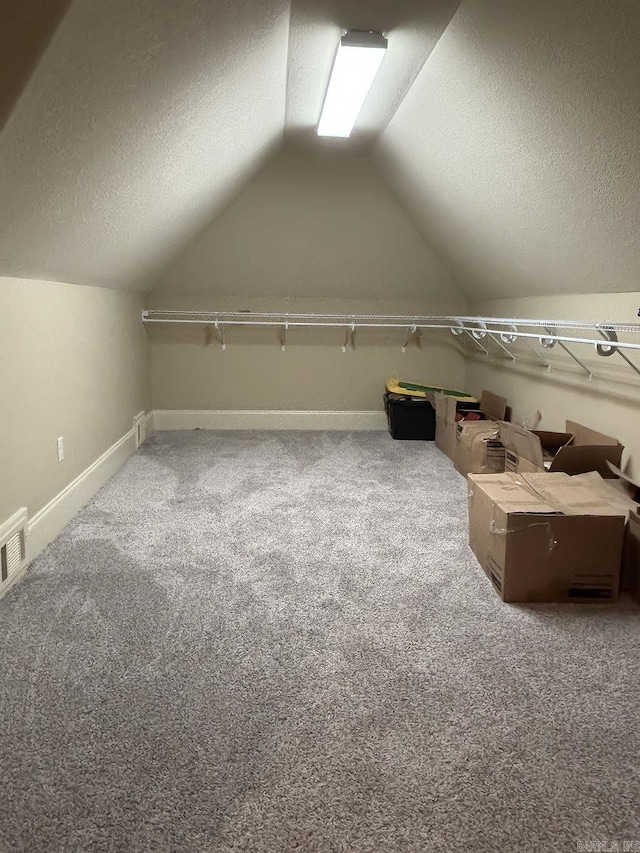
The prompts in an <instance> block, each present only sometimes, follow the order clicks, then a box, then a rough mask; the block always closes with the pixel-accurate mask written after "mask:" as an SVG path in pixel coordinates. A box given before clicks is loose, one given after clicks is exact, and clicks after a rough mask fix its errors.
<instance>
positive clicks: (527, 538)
mask: <svg viewBox="0 0 640 853" xmlns="http://www.w3.org/2000/svg"><path fill="white" fill-rule="evenodd" d="M624 530H625V517H624V515H623V514H621V511H620V509H619V508H618V507H611V505H610V504H609V503H607V501H606V500H604V499H603V498H602V497H601V496H599V495H598V494H597V493H596V492H594V491H593V490H592V489H590V488H589V487H588V485H586V484H583V483H580V482H578V481H576V480H574V479H573V478H571V477H570V476H568V475H567V474H524V473H522V474H513V473H503V474H488V475H487V474H485V475H482V474H480V475H476V474H471V475H469V544H470V545H471V548H472V550H473V552H474V554H475V555H476V557H477V558H478V561H479V562H480V565H481V566H482V568H483V569H484V571H485V572H486V574H487V576H488V577H489V578H490V580H491V582H492V583H493V586H494V588H495V589H496V592H497V593H498V595H499V596H500V598H501V599H502V600H503V601H507V602H534V601H537V602H561V601H608V602H610V601H615V600H616V598H617V597H618V589H619V582H620V561H621V555H622V544H623V537H624Z"/></svg>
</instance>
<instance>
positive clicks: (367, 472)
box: [0, 431, 640, 853]
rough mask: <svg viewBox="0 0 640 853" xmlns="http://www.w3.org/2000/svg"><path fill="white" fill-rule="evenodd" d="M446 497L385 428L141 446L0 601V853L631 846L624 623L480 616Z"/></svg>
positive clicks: (459, 507) (615, 614)
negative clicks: (597, 844) (371, 430)
mask: <svg viewBox="0 0 640 853" xmlns="http://www.w3.org/2000/svg"><path fill="white" fill-rule="evenodd" d="M466 497H467V495H466V484H465V481H464V480H463V479H462V478H461V477H460V476H459V475H458V474H457V473H456V472H455V471H454V470H453V468H452V466H451V463H450V462H449V460H448V459H446V458H445V457H444V456H443V455H442V454H441V453H440V452H439V451H438V450H437V449H436V448H435V447H434V446H433V445H432V444H429V443H421V442H418V443H414V442H394V441H392V440H391V438H390V437H389V436H388V435H387V434H385V433H355V432H319V433H303V432H279V433H276V432H236V433H230V432H224V433H223V432H201V431H194V432H188V433H177V432H175V433H162V434H160V435H159V436H156V437H155V438H153V439H151V440H150V441H149V442H148V443H147V444H146V445H144V446H143V447H142V448H141V449H140V451H139V452H138V453H137V454H136V455H135V456H134V457H132V458H131V459H130V460H129V462H128V463H127V465H126V466H125V467H124V468H123V469H122V470H121V471H120V472H119V473H118V474H117V475H116V476H115V477H114V478H113V479H112V480H111V481H110V482H109V483H108V484H107V485H106V486H105V487H104V488H103V489H102V490H101V491H100V492H99V493H98V495H97V496H96V497H95V499H94V500H93V501H92V502H91V503H90V505H89V506H87V507H86V508H85V509H84V510H83V511H82V512H81V513H80V514H79V515H78V516H77V517H76V518H75V520H74V521H73V522H72V523H71V524H70V525H69V527H68V528H67V529H66V530H65V531H64V532H63V534H62V535H61V536H60V537H59V538H58V539H57V540H56V542H54V543H53V544H52V545H51V546H50V547H49V548H48V549H47V551H46V552H45V553H44V554H43V555H42V556H41V557H39V558H38V559H37V560H36V561H35V562H34V564H33V565H32V566H31V568H30V570H29V571H28V572H27V574H26V576H25V578H24V580H23V581H22V582H21V583H20V584H18V585H17V586H16V587H15V588H14V589H13V590H12V591H11V592H10V593H9V594H8V595H7V596H6V597H5V599H4V600H2V601H0V653H1V655H2V657H1V659H0V661H1V667H2V670H1V686H2V693H1V697H0V720H1V729H0V762H1V767H0V784H1V789H0V849H1V850H2V852H3V853H5V851H12V853H13V851H29V853H31V851H36V853H41V851H42V853H58V852H59V851H73V853H81V852H82V853H146V851H169V852H170V853H187V852H188V853H223V852H224V853H231V851H247V853H248V851H252V853H289V851H308V853H316V851H317V853H321V851H322V853H325V851H326V853H333V851H336V853H337V851H345V853H365V851H366V853H374V851H375V853H395V851H416V853H417V852H418V851H432V850H447V851H454V853H457V851H480V853H482V851H501V853H503V851H541V850H553V851H564V850H567V851H573V850H579V849H596V848H593V847H592V848H589V847H584V846H583V847H581V846H580V845H581V844H583V845H584V844H593V842H601V843H603V844H605V843H608V844H610V845H611V844H614V843H617V844H619V845H620V849H623V848H622V844H623V842H624V841H627V842H629V841H636V842H639V843H638V846H637V847H629V849H631V850H635V849H640V762H639V761H638V755H639V754H640V749H639V747H640V690H639V686H640V609H639V608H638V607H637V606H636V605H635V604H634V603H633V602H631V601H630V600H626V601H625V600H622V601H621V603H620V604H618V605H615V606H612V605H604V606H597V605H571V606H564V605H562V606H561V605H556V606H551V605H548V606H535V607H534V606H531V607H526V606H512V605H506V604H502V603H501V602H500V601H499V599H498V598H497V596H496V595H495V593H494V591H493V588H492V586H491V584H490V583H489V581H488V580H487V579H486V577H485V576H484V574H483V573H482V571H481V569H480V568H479V566H478V564H477V562H476V561H475V559H474V557H473V555H472V554H471V552H470V550H469V547H468V545H467V529H466V512H467V508H466ZM602 849H610V848H604V847H603V848H602ZM611 849H617V848H615V847H612V848H611Z"/></svg>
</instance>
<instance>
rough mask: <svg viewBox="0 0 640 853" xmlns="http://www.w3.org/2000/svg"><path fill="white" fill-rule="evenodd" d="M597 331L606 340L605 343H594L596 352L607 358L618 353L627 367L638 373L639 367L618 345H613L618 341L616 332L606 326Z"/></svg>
mask: <svg viewBox="0 0 640 853" xmlns="http://www.w3.org/2000/svg"><path fill="white" fill-rule="evenodd" d="M598 332H599V333H600V335H602V337H603V338H604V339H605V341H607V343H606V344H596V352H597V353H598V355H601V356H603V357H604V358H608V357H609V356H611V355H614V353H618V355H619V356H620V358H623V359H624V360H625V361H626V362H627V364H628V365H629V367H630V368H631V369H632V370H635V372H636V373H637V374H638V375H640V368H638V367H637V365H635V364H634V363H633V362H632V361H631V359H630V358H629V356H627V355H625V353H623V352H622V350H621V349H620V348H619V347H617V346H615V344H617V343H618V333H617V332H616V331H615V330H614V329H611V328H607V327H606V326H605V327H604V328H603V329H600V328H599V329H598Z"/></svg>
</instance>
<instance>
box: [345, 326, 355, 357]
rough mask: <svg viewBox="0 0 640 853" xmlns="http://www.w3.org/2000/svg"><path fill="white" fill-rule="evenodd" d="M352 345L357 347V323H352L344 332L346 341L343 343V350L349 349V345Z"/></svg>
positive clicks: (352, 347)
mask: <svg viewBox="0 0 640 853" xmlns="http://www.w3.org/2000/svg"><path fill="white" fill-rule="evenodd" d="M348 346H350V347H351V349H355V348H356V324H355V323H351V325H350V326H349V328H348V329H347V331H346V332H345V334H344V343H343V344H342V352H346V351H347V347H348Z"/></svg>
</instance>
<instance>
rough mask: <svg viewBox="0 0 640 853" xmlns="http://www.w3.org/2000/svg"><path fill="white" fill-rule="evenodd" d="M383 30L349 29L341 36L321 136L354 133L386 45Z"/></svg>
mask: <svg viewBox="0 0 640 853" xmlns="http://www.w3.org/2000/svg"><path fill="white" fill-rule="evenodd" d="M387 43H388V42H387V39H386V38H385V37H384V36H383V35H382V34H381V33H366V32H362V33H360V32H350V33H347V34H346V35H344V36H343V37H342V38H341V39H340V45H339V47H338V53H337V54H336V59H335V62H334V64H333V70H332V72H331V79H330V80H329V88H328V89H327V94H326V97H325V99H324V106H323V107H322V115H321V116H320V122H319V123H318V136H341V137H347V136H350V135H351V131H352V130H353V126H354V125H355V123H356V119H357V118H358V115H359V113H360V110H361V109H362V105H363V104H364V101H365V98H366V97H367V94H368V93H369V89H370V88H371V84H372V83H373V80H374V77H375V76H376V74H377V73H378V69H379V68H380V63H381V62H382V58H383V57H384V54H385V51H386V49H387Z"/></svg>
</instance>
